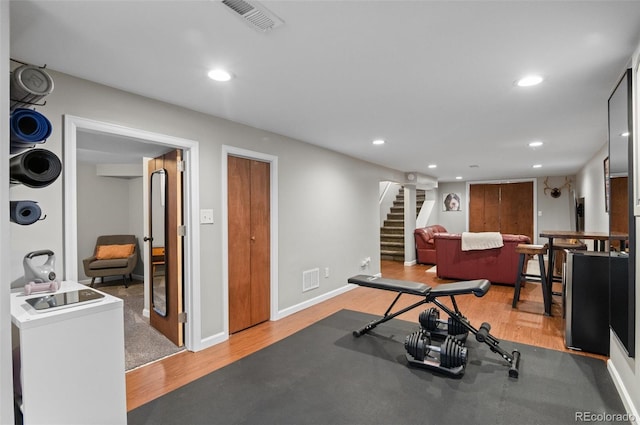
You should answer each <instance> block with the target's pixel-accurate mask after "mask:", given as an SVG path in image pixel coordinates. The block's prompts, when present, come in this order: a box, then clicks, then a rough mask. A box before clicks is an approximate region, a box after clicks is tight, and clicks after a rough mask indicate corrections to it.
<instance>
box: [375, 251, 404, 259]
mask: <svg viewBox="0 0 640 425" xmlns="http://www.w3.org/2000/svg"><path fill="white" fill-rule="evenodd" d="M383 254H384V255H398V256H400V255H402V257H404V251H400V250H397V249H381V250H380V255H383Z"/></svg>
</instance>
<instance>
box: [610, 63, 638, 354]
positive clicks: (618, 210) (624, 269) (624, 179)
mask: <svg viewBox="0 0 640 425" xmlns="http://www.w3.org/2000/svg"><path fill="white" fill-rule="evenodd" d="M631 93H632V91H631V70H630V69H629V70H627V71H626V72H625V73H624V75H623V76H622V78H621V79H620V82H619V83H618V85H617V86H616V88H615V90H614V91H613V94H612V95H611V97H610V98H609V105H608V106H609V161H608V163H609V167H608V168H609V175H608V176H607V177H608V190H607V192H608V195H609V231H610V235H611V238H610V241H609V242H610V247H611V250H610V262H609V264H610V267H609V312H610V313H609V315H610V326H611V329H612V331H613V333H614V334H615V335H616V337H617V338H618V340H619V341H620V342H621V344H622V345H623V346H624V347H625V349H626V350H627V353H628V354H629V356H631V357H633V356H634V355H635V352H634V351H635V261H630V260H629V259H634V258H635V255H634V253H635V220H634V215H633V202H632V200H633V176H632V175H631V174H632V170H633V167H632V164H633V150H632V143H631V140H632V132H633V120H632V108H631ZM627 238H628V239H627Z"/></svg>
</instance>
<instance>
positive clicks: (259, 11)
mask: <svg viewBox="0 0 640 425" xmlns="http://www.w3.org/2000/svg"><path fill="white" fill-rule="evenodd" d="M222 4H224V5H225V6H227V7H228V8H229V9H231V10H232V11H234V12H235V13H237V14H238V15H240V16H241V17H242V18H243V19H244V21H245V22H246V23H247V24H249V26H251V27H253V28H255V29H257V30H258V31H261V32H267V31H270V30H272V29H274V28H277V27H279V26H280V25H282V24H284V21H283V20H282V19H280V18H278V17H277V16H276V15H274V14H273V12H271V11H270V10H268V9H267V8H266V7H264V6H262V5H260V4H257V3H256V2H253V3H249V2H248V1H245V0H222Z"/></svg>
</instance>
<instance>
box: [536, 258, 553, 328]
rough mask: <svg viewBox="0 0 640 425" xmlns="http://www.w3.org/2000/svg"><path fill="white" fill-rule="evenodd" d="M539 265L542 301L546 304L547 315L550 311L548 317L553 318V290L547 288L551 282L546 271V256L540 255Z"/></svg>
mask: <svg viewBox="0 0 640 425" xmlns="http://www.w3.org/2000/svg"><path fill="white" fill-rule="evenodd" d="M538 264H539V267H540V281H541V283H542V301H543V302H544V311H545V315H546V312H547V311H548V312H549V314H548V315H549V316H551V299H550V295H551V288H549V287H548V286H547V285H549V282H547V273H546V272H545V270H544V256H543V255H542V254H538Z"/></svg>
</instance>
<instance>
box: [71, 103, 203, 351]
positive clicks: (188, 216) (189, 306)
mask: <svg viewBox="0 0 640 425" xmlns="http://www.w3.org/2000/svg"><path fill="white" fill-rule="evenodd" d="M79 130H88V131H95V132H99V133H105V134H113V135H117V136H122V137H131V138H135V139H139V140H141V141H143V142H148V143H149V144H156V145H163V146H167V147H172V148H176V149H182V151H183V159H184V162H185V169H184V175H183V177H184V181H183V188H184V189H183V190H184V192H183V196H184V206H183V208H184V215H183V219H184V225H185V227H186V232H185V237H184V269H183V270H184V276H183V279H184V280H183V282H184V304H185V305H184V311H185V312H186V313H187V317H188V318H189V319H188V320H187V323H186V324H185V347H186V348H187V350H190V351H198V350H200V349H202V348H205V346H204V345H203V344H202V326H201V309H200V231H199V229H200V228H199V225H198V223H199V211H200V196H199V193H200V171H199V164H200V148H199V144H198V142H197V141H194V140H188V139H182V138H178V137H173V136H167V135H165V134H160V133H153V132H149V131H145V130H139V129H135V128H130V127H124V126H121V125H116V124H111V123H106V122H102V121H96V120H92V119H88V118H81V117H77V116H73V115H64V140H63V147H64V168H63V178H64V189H63V192H64V243H63V246H64V276H65V279H66V280H72V281H77V280H78V240H77V231H78V227H77V216H78V200H77V157H76V148H77V137H78V131H79Z"/></svg>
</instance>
